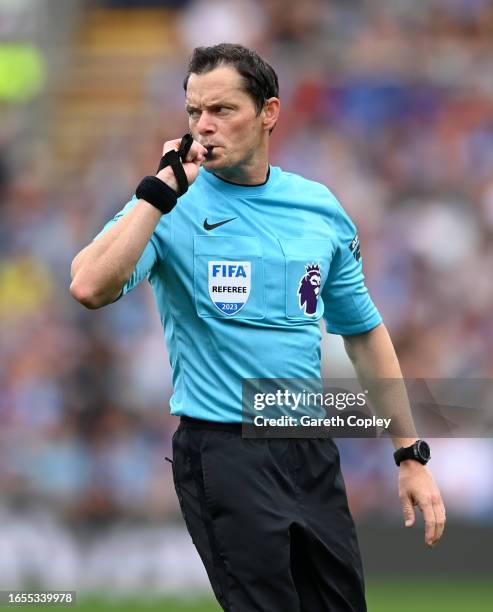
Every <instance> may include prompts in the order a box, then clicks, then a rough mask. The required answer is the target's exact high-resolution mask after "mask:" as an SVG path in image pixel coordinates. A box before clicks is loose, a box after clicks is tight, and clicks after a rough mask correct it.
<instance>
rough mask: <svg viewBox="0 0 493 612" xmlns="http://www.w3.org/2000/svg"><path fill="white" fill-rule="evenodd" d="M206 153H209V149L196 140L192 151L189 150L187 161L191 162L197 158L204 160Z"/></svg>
mask: <svg viewBox="0 0 493 612" xmlns="http://www.w3.org/2000/svg"><path fill="white" fill-rule="evenodd" d="M206 155H207V149H206V148H205V147H203V146H202V145H201V144H200V143H199V142H197V141H196V140H194V141H193V144H192V146H191V148H190V151H189V152H188V155H187V156H186V158H185V161H189V162H192V161H196V160H200V161H204V160H205V156H206Z"/></svg>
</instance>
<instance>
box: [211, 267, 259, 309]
mask: <svg viewBox="0 0 493 612" xmlns="http://www.w3.org/2000/svg"><path fill="white" fill-rule="evenodd" d="M251 284H252V264H251V262H249V261H209V296H210V298H211V300H212V301H213V303H214V306H216V307H217V308H219V310H220V311H221V312H222V313H223V314H226V315H235V314H236V313H237V312H239V311H240V310H241V309H242V308H243V306H244V305H245V304H246V303H247V300H248V298H249V296H250V288H251Z"/></svg>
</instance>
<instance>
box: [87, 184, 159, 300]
mask: <svg viewBox="0 0 493 612" xmlns="http://www.w3.org/2000/svg"><path fill="white" fill-rule="evenodd" d="M137 202H138V198H137V197H136V196H134V197H133V198H132V199H131V200H130V202H127V204H125V206H124V207H123V208H122V209H121V210H120V211H119V212H118V213H117V214H116V215H115V216H114V217H113V219H110V221H108V223H106V224H105V226H104V227H103V229H102V230H101V231H100V232H99V234H97V235H96V236H95V238H94V240H97V239H98V238H99V237H100V236H102V235H103V234H104V233H105V232H107V231H108V230H109V228H110V227H111V226H112V225H114V224H115V223H116V222H117V221H118V219H120V218H121V217H123V216H124V215H126V214H127V213H128V212H129V211H130V210H132V208H133V207H134V206H135V204H136V203H137ZM159 258H160V253H159V248H158V241H157V238H156V232H154V234H153V235H152V236H151V239H150V240H149V242H148V243H147V245H146V247H145V249H144V251H143V253H142V255H141V256H140V259H139V261H138V262H137V264H136V266H135V269H134V271H133V273H132V276H131V277H130V278H129V279H128V281H127V282H126V283H125V285H124V286H123V289H122V292H121V294H120V295H119V296H118V298H117V299H119V298H120V297H122V296H123V295H125V294H126V293H128V292H129V291H131V290H132V289H133V288H134V287H136V286H137V285H138V284H139V283H140V282H141V281H142V280H144V279H147V278H149V276H150V274H151V272H152V269H153V267H154V266H155V264H156V263H157V261H158V259H159ZM115 301H116V300H115Z"/></svg>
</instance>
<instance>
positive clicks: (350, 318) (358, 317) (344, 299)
mask: <svg viewBox="0 0 493 612" xmlns="http://www.w3.org/2000/svg"><path fill="white" fill-rule="evenodd" d="M337 206H338V212H337V214H336V216H335V227H334V232H335V242H336V245H337V246H336V250H335V252H334V256H333V259H332V262H331V265H330V269H329V274H328V277H327V280H326V282H325V285H324V288H323V290H322V299H323V301H324V319H325V322H326V326H327V331H328V332H329V333H332V334H341V335H351V334H360V333H363V332H366V331H370V330H371V329H373V328H374V327H376V326H377V325H379V324H380V323H381V322H382V317H381V316H380V313H379V312H378V310H377V308H376V307H375V304H374V303H373V302H372V300H371V298H370V295H369V293H368V289H367V288H366V286H365V277H364V274H363V262H362V258H361V251H360V244H359V239H358V234H357V231H356V227H355V225H354V224H353V222H352V221H351V219H350V218H349V217H348V215H347V214H346V212H345V211H344V210H343V208H342V206H341V205H340V204H339V203H337Z"/></svg>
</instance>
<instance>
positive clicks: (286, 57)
mask: <svg viewBox="0 0 493 612" xmlns="http://www.w3.org/2000/svg"><path fill="white" fill-rule="evenodd" d="M24 4H25V3H23V5H24ZM78 4H79V9H81V10H82V13H81V19H83V18H84V5H85V4H88V5H89V4H90V5H91V7H94V5H95V4H97V3H95V2H91V3H84V2H82V3H80V2H79V3H78ZM106 4H108V5H110V4H111V5H113V7H115V6H119V9H118V10H121V7H122V5H125V6H126V7H130V6H131V5H134V6H136V5H137V6H139V7H140V8H142V7H143V5H145V4H146V2H145V1H142V2H137V1H134V2H130V1H129V0H126V1H125V2H118V1H112V2H107V3H106ZM150 4H152V5H153V7H154V8H155V7H156V5H163V6H167V7H168V11H169V10H172V11H173V12H174V31H175V38H176V41H177V42H176V45H175V47H176V48H175V49H174V51H173V53H172V54H170V55H169V57H168V58H167V62H166V64H165V65H160V66H159V68H158V69H156V70H154V71H153V72H152V74H151V75H150V76H149V79H148V81H147V83H146V88H145V91H144V92H142V93H143V98H144V102H143V103H144V104H145V108H146V109H151V111H152V112H151V113H149V112H147V111H146V112H147V115H146V118H145V120H143V121H142V122H139V123H138V124H135V125H131V126H127V129H126V131H125V133H122V134H118V133H115V132H114V131H113V132H112V133H111V138H107V139H105V138H101V139H100V140H99V141H98V146H95V147H94V148H93V149H92V151H91V152H90V155H88V156H86V157H85V158H84V159H81V164H80V168H79V171H78V172H77V173H76V174H75V175H74V174H73V173H72V174H69V175H65V174H64V173H63V172H60V173H59V174H56V175H53V173H52V172H50V163H49V162H50V160H49V159H48V158H49V155H50V154H49V151H50V148H49V142H48V141H46V142H45V143H44V144H43V143H42V144H43V146H40V141H39V138H37V137H34V136H31V135H30V133H29V131H26V129H25V125H26V121H27V116H28V115H30V114H31V113H32V112H33V109H36V108H37V109H38V112H39V109H41V112H42V109H43V108H44V107H43V102H44V101H45V100H46V98H45V97H46V96H49V95H50V91H49V87H50V81H49V80H48V81H47V83H46V85H45V88H44V90H43V91H41V92H37V91H36V90H35V89H33V90H32V93H31V98H30V99H29V100H22V101H15V102H14V101H12V100H8V101H7V100H0V111H1V112H2V115H4V117H7V116H8V117H9V122H8V124H7V122H3V121H2V123H1V124H0V256H1V261H0V317H1V332H0V333H1V337H0V389H1V390H0V487H1V490H2V493H3V496H2V498H3V502H4V503H5V504H6V505H7V506H9V507H12V508H15V509H17V508H24V507H26V506H30V507H38V506H40V507H43V508H45V507H48V508H52V509H53V510H54V511H55V512H56V513H58V514H59V515H60V516H61V517H62V518H63V519H64V520H65V521H67V522H68V523H70V524H74V525H84V524H88V523H90V524H95V525H99V524H107V523H108V522H111V521H113V520H115V518H125V519H130V520H136V521H139V520H140V521H141V520H145V521H161V520H163V519H170V520H173V519H175V518H177V517H178V506H177V501H176V498H175V494H174V491H173V488H172V478H171V469H170V464H169V463H168V462H167V461H166V460H165V457H166V456H168V457H169V456H170V452H171V450H170V446H171V436H172V433H173V431H174V429H175V428H176V419H175V418H173V417H171V416H170V415H169V414H168V400H169V397H170V395H171V391H172V390H171V377H170V369H169V364H168V360H167V354H166V348H165V343H164V337H163V334H162V331H161V327H160V321H159V319H158V315H157V314H156V312H155V309H154V305H153V303H152V294H151V291H150V288H149V287H148V286H145V284H143V285H142V286H139V287H138V288H137V289H135V290H134V291H133V292H132V294H130V295H129V296H126V297H125V299H123V300H120V301H119V302H117V303H116V304H114V305H112V306H110V307H107V308H105V309H103V310H101V311H97V312H91V311H86V310H84V309H83V308H82V306H80V305H79V304H77V303H75V302H74V301H73V300H72V298H71V297H70V295H69V292H68V286H69V283H70V276H69V274H70V262H71V259H72V258H73V256H74V254H75V253H76V252H77V251H78V250H80V249H81V248H82V247H83V246H84V245H85V244H87V243H88V242H89V241H90V239H91V238H92V237H93V236H94V235H96V233H97V232H98V231H99V229H100V228H101V227H102V225H103V224H104V222H105V221H106V220H107V219H109V218H110V217H111V216H113V214H114V213H115V212H117V211H118V210H119V209H120V208H121V207H122V205H123V204H124V203H125V202H126V201H127V200H128V199H130V197H131V196H132V193H133V189H134V186H135V185H136V184H137V182H138V180H139V179H140V177H141V176H143V175H145V174H149V172H150V171H152V169H153V168H154V167H155V165H156V161H157V159H158V158H159V155H160V149H161V143H162V142H163V141H164V140H166V139H168V138H172V137H177V135H180V134H181V133H182V132H184V130H185V129H186V121H185V116H184V112H183V91H182V88H181V82H182V76H183V72H184V69H185V65H186V59H187V57H188V55H189V53H190V51H191V49H192V48H193V47H194V46H196V45H198V44H213V43H216V42H221V41H224V40H228V41H232V42H241V43H243V44H246V45H251V46H255V48H257V49H258V50H259V52H261V53H262V54H263V55H264V56H265V57H266V58H267V59H268V60H269V61H270V62H271V63H272V65H273V66H274V67H275V68H276V70H277V71H278V74H279V78H280V85H281V101H282V118H281V122H280V123H279V125H278V126H276V129H275V131H274V132H273V134H272V163H273V164H274V165H280V166H282V167H283V169H285V170H288V171H293V172H297V173H300V174H302V175H304V176H306V177H308V178H312V179H315V180H318V181H321V182H323V183H324V184H326V185H327V186H329V188H330V189H331V190H332V191H333V192H334V193H335V195H336V196H337V197H338V198H339V199H340V200H341V202H342V204H343V206H344V207H345V208H346V210H347V211H348V212H349V214H350V215H351V217H352V218H353V220H354V221H355V223H356V224H357V226H358V230H359V235H360V239H361V243H362V254H363V259H364V267H365V271H366V274H367V284H368V286H369V289H370V292H371V294H372V296H373V298H374V301H375V302H376V304H377V305H378V307H379V309H380V311H381V313H382V315H383V317H384V320H385V322H386V324H387V326H388V328H389V330H390V333H391V335H392V338H393V340H394V343H395V346H396V350H397V353H398V356H399V358H400V362H401V365H402V368H403V371H404V374H405V375H406V376H407V377H425V378H436V377H442V378H461V377H462V378H475V377H477V378H481V377H482V378H488V377H491V376H492V374H493V351H491V346H492V342H493V317H492V315H491V312H492V309H493V283H492V280H491V279H492V274H491V269H492V265H493V80H492V79H491V68H492V66H493V5H492V3H491V2H489V1H487V0H422V1H421V2H419V3H416V2H409V1H404V0H380V1H378V2H373V1H366V2H363V1H361V2H359V1H356V0H353V1H350V2H348V1H344V2H343V1H342V0H341V1H339V2H337V1H330V2H328V1H327V0H304V2H299V1H294V0H215V1H206V0H197V1H190V2H162V3H159V2H152V3H150ZM14 5H15V3H12V2H5V1H4V0H2V1H0V25H1V24H2V23H3V24H5V23H7V21H8V20H7V14H8V11H10V10H12V6H14ZM170 6H172V9H170V8H169V7H170ZM108 10H112V9H110V8H109V9H108ZM166 15H169V13H166ZM0 36H4V37H5V36H6V35H5V31H4V29H2V28H1V27H0ZM1 41H2V39H1V38H0V42H1ZM0 52H1V51H0ZM114 62H115V63H117V62H118V58H115V59H114ZM0 68H1V66H0ZM57 77H58V79H65V80H70V78H71V71H70V66H69V67H68V69H67V71H66V73H65V74H63V75H57ZM0 80H1V79H0ZM50 99H51V98H50ZM36 105H37V106H36ZM4 112H5V114H4ZM42 120H43V119H42V117H41V119H40V121H42ZM107 127H108V126H105V125H101V126H98V129H100V130H101V131H102V132H101V133H104V129H105V128H107ZM62 161H63V160H62ZM59 167H61V168H63V165H61V166H59ZM340 359H341V357H340V351H339V350H338V349H337V350H336V349H334V351H333V352H331V350H330V343H329V350H328V351H327V352H326V354H325V355H324V371H326V372H327V373H330V372H331V367H332V364H334V366H335V365H337V364H336V362H337V361H339V360H340ZM340 448H341V454H342V458H343V465H344V466H345V477H346V481H347V486H348V490H349V494H350V500H351V506H352V509H353V512H354V513H355V515H356V517H357V518H362V519H364V518H368V517H372V516H378V517H388V518H389V519H390V520H392V519H395V518H396V517H398V516H399V513H400V506H399V502H398V499H397V493H396V469H395V466H393V465H392V458H391V454H390V453H391V446H390V443H389V442H388V441H379V440H362V439H359V440H343V441H341V442H340ZM433 449H434V466H435V470H434V471H435V473H436V475H437V478H438V480H439V481H440V482H442V483H443V488H444V491H443V493H444V496H445V500H446V502H447V504H448V510H449V515H452V516H456V517H459V518H464V519H471V520H491V519H493V483H492V482H491V475H490V473H489V472H490V467H489V466H490V465H491V464H492V461H493V444H492V442H491V440H489V439H476V440H444V439H442V440H435V441H434V442H433ZM472 464H473V465H474V473H472V474H471V473H470V469H471V468H470V466H471V465H472Z"/></svg>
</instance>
